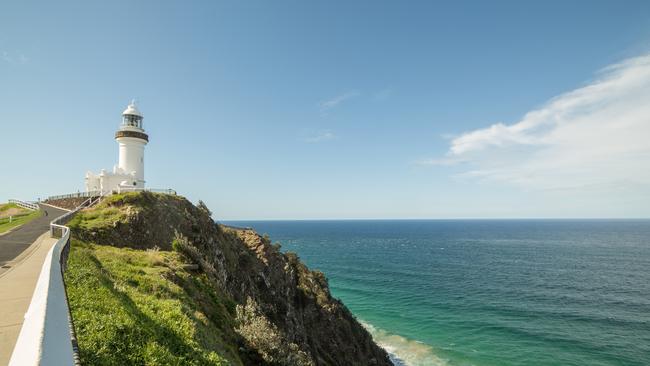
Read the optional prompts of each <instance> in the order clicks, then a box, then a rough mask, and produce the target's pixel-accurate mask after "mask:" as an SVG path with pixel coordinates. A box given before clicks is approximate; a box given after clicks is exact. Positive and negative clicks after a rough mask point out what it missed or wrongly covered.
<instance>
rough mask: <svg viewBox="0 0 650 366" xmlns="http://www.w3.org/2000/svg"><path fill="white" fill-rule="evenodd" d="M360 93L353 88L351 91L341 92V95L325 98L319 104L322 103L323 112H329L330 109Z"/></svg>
mask: <svg viewBox="0 0 650 366" xmlns="http://www.w3.org/2000/svg"><path fill="white" fill-rule="evenodd" d="M359 95H361V93H359V92H358V91H356V90H351V91H348V92H345V93H343V94H339V95H337V96H335V97H334V98H331V99H328V100H324V101H322V102H320V104H319V105H320V110H321V112H327V111H328V110H330V109H332V108H335V107H337V106H339V105H340V104H341V103H343V102H345V101H347V100H350V99H352V98H356V97H358V96H359Z"/></svg>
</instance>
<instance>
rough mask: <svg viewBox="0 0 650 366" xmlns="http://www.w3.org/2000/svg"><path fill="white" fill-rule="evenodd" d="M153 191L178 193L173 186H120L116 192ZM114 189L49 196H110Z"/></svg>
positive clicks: (55, 197) (49, 198) (50, 197)
mask: <svg viewBox="0 0 650 366" xmlns="http://www.w3.org/2000/svg"><path fill="white" fill-rule="evenodd" d="M143 191H144V192H153V193H164V194H170V195H174V196H175V195H176V194H177V193H176V191H175V190H173V189H171V188H133V187H118V188H117V190H116V191H115V192H117V193H125V192H143ZM112 193H113V191H88V192H77V193H68V194H59V195H56V196H49V197H48V198H47V199H48V200H61V199H66V198H82V197H101V196H109V195H111V194H112Z"/></svg>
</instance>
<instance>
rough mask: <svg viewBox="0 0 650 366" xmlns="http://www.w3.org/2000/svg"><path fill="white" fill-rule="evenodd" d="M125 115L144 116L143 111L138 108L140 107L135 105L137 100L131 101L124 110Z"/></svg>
mask: <svg viewBox="0 0 650 366" xmlns="http://www.w3.org/2000/svg"><path fill="white" fill-rule="evenodd" d="M122 115H123V116H126V115H131V116H138V117H142V113H140V111H139V110H138V107H136V106H135V101H131V103H130V104H129V105H128V106H127V107H126V109H125V110H124V112H122Z"/></svg>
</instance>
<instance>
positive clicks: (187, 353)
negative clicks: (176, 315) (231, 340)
mask: <svg viewBox="0 0 650 366" xmlns="http://www.w3.org/2000/svg"><path fill="white" fill-rule="evenodd" d="M88 258H89V259H90V260H91V262H92V263H93V265H94V266H95V268H96V270H97V272H98V279H99V281H100V283H101V286H102V287H104V288H106V289H107V290H109V292H110V293H111V295H112V296H113V298H114V299H116V300H117V301H118V302H119V304H120V305H121V306H122V307H124V308H125V309H126V312H127V313H128V314H129V316H130V317H131V318H132V319H133V320H134V322H135V324H134V325H133V326H132V327H129V328H126V329H124V328H123V329H119V330H120V333H122V334H121V335H122V336H123V338H122V339H123V342H129V344H128V345H126V347H117V348H118V349H114V350H111V351H112V352H111V354H112V355H113V356H115V358H114V359H113V360H107V359H104V358H103V357H102V358H99V357H97V355H96V354H95V353H94V352H93V351H92V350H90V349H84V344H83V335H81V337H79V338H80V341H81V342H80V345H79V346H80V353H81V355H80V356H81V361H82V363H83V364H86V365H89V364H101V365H109V364H128V363H129V362H133V359H130V358H129V357H128V356H129V355H127V354H124V351H128V349H129V348H133V347H134V345H135V346H136V347H137V348H140V349H142V348H144V346H145V345H146V344H147V343H149V342H151V341H155V342H156V343H158V344H159V345H161V346H162V347H163V348H165V349H166V350H167V351H169V353H171V354H172V355H174V356H175V357H177V358H181V360H183V361H182V363H183V364H198V365H208V364H213V363H214V361H213V360H209V359H207V358H205V356H204V355H203V354H202V353H201V352H198V351H197V350H195V349H194V348H193V347H192V346H191V345H190V344H189V343H188V342H187V341H186V339H184V337H182V336H180V335H179V334H178V333H177V332H175V331H174V329H172V328H170V327H168V326H165V325H162V324H160V323H158V322H156V321H155V320H153V319H152V318H151V317H149V316H148V315H147V314H145V313H143V312H142V311H141V310H140V308H139V307H138V305H137V304H136V303H135V302H134V301H133V299H131V297H129V296H128V295H127V294H126V293H124V292H121V291H118V290H117V289H116V288H115V282H114V281H113V280H112V279H111V278H110V271H108V270H106V269H105V268H104V266H103V265H102V263H101V262H100V261H99V260H98V259H97V257H95V256H94V255H92V254H90V253H89V255H88ZM107 346H109V347H110V344H109V345H107ZM142 361H145V360H142ZM143 363H144V362H143Z"/></svg>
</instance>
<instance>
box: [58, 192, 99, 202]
mask: <svg viewBox="0 0 650 366" xmlns="http://www.w3.org/2000/svg"><path fill="white" fill-rule="evenodd" d="M101 195H102V192H101V191H88V192H77V193H68V194H59V195H56V196H49V197H48V198H47V199H48V200H61V199H66V198H81V197H97V196H101Z"/></svg>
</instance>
